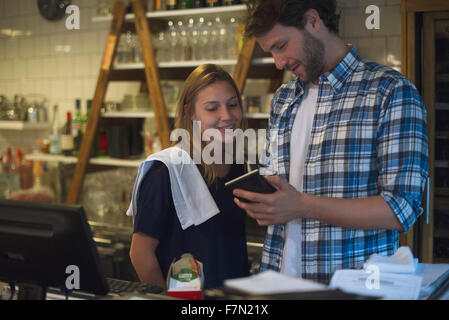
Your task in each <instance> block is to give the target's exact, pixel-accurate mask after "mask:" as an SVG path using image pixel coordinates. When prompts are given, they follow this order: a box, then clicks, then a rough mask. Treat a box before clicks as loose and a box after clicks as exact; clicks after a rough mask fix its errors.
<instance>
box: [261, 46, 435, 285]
mask: <svg viewBox="0 0 449 320" xmlns="http://www.w3.org/2000/svg"><path fill="white" fill-rule="evenodd" d="M303 94H304V83H303V82H301V81H300V80H299V79H294V80H291V81H289V82H287V83H285V84H283V85H282V86H281V87H280V88H279V89H278V90H277V92H276V94H275V96H274V98H273V100H272V105H271V111H270V120H269V130H268V131H267V143H266V150H265V152H264V153H263V155H262V157H261V159H260V162H261V164H262V165H263V166H265V168H261V173H262V174H273V173H275V174H277V175H279V176H281V177H282V178H284V179H285V180H286V181H289V172H290V159H291V158H290V141H291V140H290V139H291V136H290V135H291V131H292V127H293V123H294V120H295V116H296V112H297V110H298V106H299V105H300V103H301V100H302V98H303ZM427 174H428V146H427V123H426V109H425V106H424V104H423V102H422V99H421V97H420V96H419V94H418V92H417V90H416V88H415V86H414V85H413V84H412V83H411V82H410V81H409V80H408V79H406V78H405V77H404V76H403V75H401V74H400V73H399V72H397V71H395V70H393V69H391V68H388V67H386V66H382V65H379V64H377V63H374V62H371V61H368V60H365V59H362V58H360V56H359V55H358V53H357V51H356V49H355V48H354V47H352V48H351V50H350V52H349V53H348V54H347V55H346V56H345V58H344V59H343V60H342V61H341V62H340V63H339V64H338V65H337V66H335V67H334V68H333V69H332V70H331V71H329V72H327V73H325V74H323V75H321V76H320V77H319V79H318V99H317V106H316V112H315V116H314V119H313V125H312V131H311V135H310V143H309V146H308V150H307V156H306V159H305V163H304V175H303V192H304V193H308V194H313V195H318V196H325V197H332V198H346V199H360V198H366V197H370V196H376V195H379V196H381V197H382V198H383V199H384V200H385V201H386V203H387V204H388V205H389V206H390V208H391V209H392V211H393V212H394V213H395V214H396V216H397V218H398V220H399V221H400V223H401V224H402V226H403V228H404V230H405V231H408V230H409V229H410V228H411V226H412V225H413V223H415V221H416V220H417V218H418V217H419V215H420V213H421V211H422V210H421V207H420V206H421V200H422V193H423V190H424V184H425V181H426V177H427ZM300 236H301V248H300V250H301V262H302V263H301V270H302V273H301V276H302V277H303V278H305V279H311V280H315V281H319V282H323V283H328V282H329V279H330V276H331V275H332V274H333V272H334V271H335V270H337V269H346V268H352V267H361V266H362V265H363V262H364V261H365V260H366V259H367V258H368V257H369V256H370V255H371V254H373V253H379V254H381V255H391V254H393V253H394V252H395V251H396V249H397V248H398V246H399V232H398V231H395V230H358V229H348V228H343V227H338V226H334V225H330V224H327V223H323V222H320V221H317V220H314V219H301V234H300ZM285 239H286V232H285V225H275V226H270V227H268V229H267V235H266V238H265V245H264V250H263V255H262V262H261V270H262V271H263V270H266V269H272V270H276V271H281V261H282V254H283V249H284V242H285Z"/></svg>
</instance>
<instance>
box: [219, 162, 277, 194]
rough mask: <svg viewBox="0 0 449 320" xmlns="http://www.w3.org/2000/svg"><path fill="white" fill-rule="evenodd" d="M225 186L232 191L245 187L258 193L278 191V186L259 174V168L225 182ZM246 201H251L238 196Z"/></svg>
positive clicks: (244, 188)
mask: <svg viewBox="0 0 449 320" xmlns="http://www.w3.org/2000/svg"><path fill="white" fill-rule="evenodd" d="M225 187H226V188H228V189H229V190H230V191H231V192H232V191H233V190H234V189H243V190H247V191H251V192H257V193H265V194H267V193H273V192H275V191H276V188H275V187H273V186H272V185H271V184H270V183H269V182H268V181H267V179H265V177H264V176H261V175H260V174H259V169H255V170H253V171H250V172H248V173H246V174H244V175H242V176H240V177H238V178H235V179H233V180H230V181H228V182H226V183H225ZM238 199H239V200H241V201H244V202H250V201H248V200H246V199H242V198H238Z"/></svg>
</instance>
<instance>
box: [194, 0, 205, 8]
mask: <svg viewBox="0 0 449 320" xmlns="http://www.w3.org/2000/svg"><path fill="white" fill-rule="evenodd" d="M205 6H206V2H205V0H193V7H194V8H204V7H205Z"/></svg>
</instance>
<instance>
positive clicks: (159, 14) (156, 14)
mask: <svg viewBox="0 0 449 320" xmlns="http://www.w3.org/2000/svg"><path fill="white" fill-rule="evenodd" d="M245 12H246V5H244V4H241V5H234V6H222V7H214V8H195V9H183V10H161V11H152V12H147V13H146V17H147V18H149V19H164V20H170V19H180V18H183V17H188V18H192V17H196V16H215V15H217V16H220V17H227V16H229V17H231V16H236V17H241V16H243V15H244V14H245ZM134 18H135V15H134V14H132V13H129V14H126V15H125V20H126V21H134ZM110 21H112V16H105V17H93V18H92V22H110Z"/></svg>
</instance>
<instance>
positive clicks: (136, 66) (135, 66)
mask: <svg viewBox="0 0 449 320" xmlns="http://www.w3.org/2000/svg"><path fill="white" fill-rule="evenodd" d="M206 63H212V64H217V65H220V66H234V65H236V64H237V60H236V59H226V60H196V61H174V62H161V63H159V64H158V66H159V68H166V69H169V68H196V67H198V66H200V65H202V64H206ZM252 64H253V65H265V64H274V59H273V58H271V57H265V58H254V59H253V60H252ZM144 68H145V65H144V64H143V62H141V63H116V64H114V70H143V69H144Z"/></svg>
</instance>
